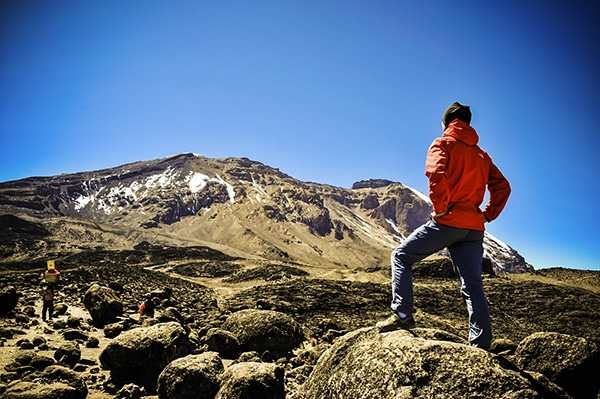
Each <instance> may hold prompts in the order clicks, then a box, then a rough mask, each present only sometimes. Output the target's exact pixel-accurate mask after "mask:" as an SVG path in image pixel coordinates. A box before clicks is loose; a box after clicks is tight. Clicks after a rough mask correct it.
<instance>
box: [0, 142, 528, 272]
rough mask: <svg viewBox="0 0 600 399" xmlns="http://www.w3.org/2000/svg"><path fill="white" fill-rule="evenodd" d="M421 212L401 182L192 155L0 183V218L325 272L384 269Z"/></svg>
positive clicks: (494, 247)
mask: <svg viewBox="0 0 600 399" xmlns="http://www.w3.org/2000/svg"><path fill="white" fill-rule="evenodd" d="M430 212H431V205H430V202H429V200H428V198H427V196H426V195H425V194H423V193H421V192H419V191H418V190H415V189H414V188H412V187H409V186H406V185H404V184H402V183H401V182H394V181H391V180H387V179H367V180H360V181H357V182H355V183H354V184H353V186H352V188H343V187H337V186H334V185H329V184H324V183H317V182H304V181H301V180H299V179H296V178H294V177H292V176H290V175H287V174H286V173H284V172H282V171H281V170H279V169H278V168H274V167H271V166H269V165H266V164H263V163H261V162H259V161H254V160H251V159H248V158H235V157H226V158H208V157H204V156H200V155H198V154H194V153H184V154H177V155H173V156H169V157H164V158H159V159H154V160H147V161H135V162H129V163H126V164H123V165H118V166H115V167H112V168H104V169H99V170H93V171H84V172H78V173H68V174H61V175H56V176H46V177H27V178H24V179H19V180H14V181H8V182H3V183H0V213H3V214H13V215H27V216H29V217H33V218H36V219H40V220H42V223H43V221H44V220H45V219H48V218H50V217H53V218H59V219H60V218H63V221H66V220H71V219H74V220H81V219H83V220H89V221H92V222H94V223H97V224H98V225H104V224H106V225H115V226H124V227H126V228H128V229H130V230H131V232H130V233H128V234H129V235H130V236H136V235H138V236H140V237H141V236H144V237H146V236H153V235H154V236H156V237H158V236H159V235H161V234H168V235H170V236H172V237H174V238H173V240H175V241H177V239H179V240H180V241H181V242H182V243H184V242H187V241H189V240H201V241H204V242H208V243H211V242H212V243H214V244H218V245H224V246H227V247H231V248H233V249H234V250H236V251H243V252H245V253H248V254H251V255H256V256H259V257H262V258H264V259H273V260H280V261H283V260H285V261H296V262H302V263H306V264H312V265H319V266H329V267H333V268H344V267H346V268H368V267H374V266H379V267H387V266H384V265H386V264H388V263H389V260H388V259H389V251H390V250H391V248H393V247H394V246H396V245H398V243H399V242H400V241H401V240H402V239H403V238H404V237H406V236H407V235H408V234H410V232H412V230H414V229H415V228H416V227H418V226H420V225H421V224H422V223H424V222H425V221H426V220H427V219H428V218H429V214H430ZM159 232H160V234H159ZM58 236H60V235H58ZM97 239H98V238H97ZM115 240H116V239H114V238H113V239H112V241H115ZM63 241H69V238H68V237H63ZM109 241H110V240H109ZM116 241H118V240H116ZM123 241H124V243H122V244H123V245H130V246H131V245H134V244H135V242H133V241H131V239H128V238H127V237H124V238H123ZM75 242H76V243H77V244H78V245H89V244H90V243H89V242H88V241H85V240H83V239H79V241H78V240H77V239H75ZM99 242H103V239H99ZM103 244H104V245H108V246H110V245H114V243H111V242H107V243H103ZM485 248H486V255H487V257H488V258H490V259H491V261H492V264H493V266H494V268H495V270H496V271H527V270H532V267H531V265H529V264H528V263H527V262H526V261H525V259H524V258H523V257H522V256H521V255H520V254H519V253H518V252H517V251H516V250H514V249H513V248H512V247H510V246H509V245H508V244H506V243H504V242H503V241H501V240H499V239H497V238H495V237H493V236H492V235H491V234H486V238H485ZM443 254H444V253H442V255H443Z"/></svg>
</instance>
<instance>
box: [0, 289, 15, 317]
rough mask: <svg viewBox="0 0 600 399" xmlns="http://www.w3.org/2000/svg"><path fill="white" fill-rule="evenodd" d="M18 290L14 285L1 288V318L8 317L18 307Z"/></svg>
mask: <svg viewBox="0 0 600 399" xmlns="http://www.w3.org/2000/svg"><path fill="white" fill-rule="evenodd" d="M17 300H18V295H17V290H16V289H15V287H13V286H12V285H9V286H8V287H3V288H0V316H6V315H7V314H8V313H10V312H12V311H13V310H14V309H15V307H16V306H17Z"/></svg>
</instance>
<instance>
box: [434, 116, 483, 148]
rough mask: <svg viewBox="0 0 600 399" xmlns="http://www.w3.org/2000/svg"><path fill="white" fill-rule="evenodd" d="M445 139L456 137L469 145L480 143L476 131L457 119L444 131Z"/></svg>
mask: <svg viewBox="0 0 600 399" xmlns="http://www.w3.org/2000/svg"><path fill="white" fill-rule="evenodd" d="M443 136H444V137H454V138H455V139H456V140H460V141H462V142H463V143H465V144H467V145H475V144H477V143H478V142H479V136H478V135H477V132H476V131H475V129H473V128H472V127H471V126H469V125H468V124H466V123H465V122H463V121H461V120H460V119H455V120H453V121H452V122H450V124H449V125H448V127H447V128H446V130H444V134H443Z"/></svg>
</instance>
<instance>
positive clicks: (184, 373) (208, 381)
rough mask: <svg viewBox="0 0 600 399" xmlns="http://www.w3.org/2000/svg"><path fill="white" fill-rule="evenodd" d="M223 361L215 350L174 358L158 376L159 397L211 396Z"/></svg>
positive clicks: (190, 398)
mask: <svg viewBox="0 0 600 399" xmlns="http://www.w3.org/2000/svg"><path fill="white" fill-rule="evenodd" d="M221 373H223V362H222V361H221V358H220V357H219V355H218V354H217V353H216V352H205V353H202V354H200V355H189V356H186V357H182V358H179V359H176V360H174V361H173V362H171V363H169V365H167V367H165V369H164V370H163V371H162V373H160V376H159V377H158V397H159V399H194V398H198V397H202V398H205V397H206V398H212V397H214V395H215V394H216V393H217V391H218V390H219V375H220V374H221Z"/></svg>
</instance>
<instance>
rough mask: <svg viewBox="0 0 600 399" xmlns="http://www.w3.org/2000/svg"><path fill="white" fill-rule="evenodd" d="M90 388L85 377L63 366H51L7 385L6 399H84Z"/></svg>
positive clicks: (3, 396)
mask: <svg viewBox="0 0 600 399" xmlns="http://www.w3.org/2000/svg"><path fill="white" fill-rule="evenodd" d="M87 394H88V389H87V386H86V385H85V382H84V381H83V379H82V378H81V377H80V376H79V375H78V374H77V373H75V372H73V371H71V370H69V369H67V368H65V367H62V366H49V367H47V368H46V369H45V370H44V371H42V372H36V373H32V374H29V375H27V376H26V377H24V378H23V379H22V380H21V381H15V382H14V383H11V384H9V385H8V386H7V389H6V391H5V392H4V394H3V395H2V398H4V399H83V398H85V397H86V396H87Z"/></svg>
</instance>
